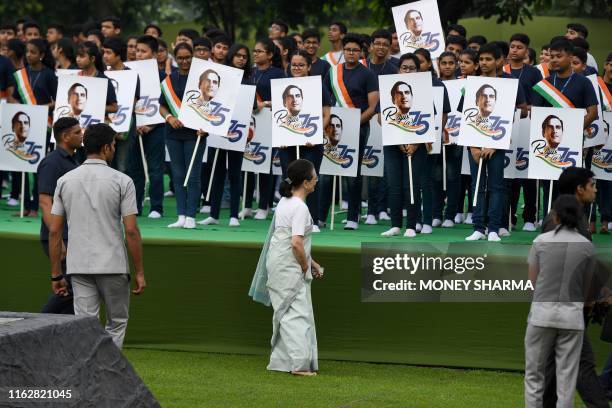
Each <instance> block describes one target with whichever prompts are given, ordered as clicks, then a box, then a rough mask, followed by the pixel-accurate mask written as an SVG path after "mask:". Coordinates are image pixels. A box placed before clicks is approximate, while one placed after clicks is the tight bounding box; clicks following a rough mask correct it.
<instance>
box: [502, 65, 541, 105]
mask: <svg viewBox="0 0 612 408" xmlns="http://www.w3.org/2000/svg"><path fill="white" fill-rule="evenodd" d="M510 78H516V79H518V80H519V86H520V87H521V88H522V90H523V94H524V95H525V102H526V103H527V105H531V102H532V100H533V94H534V93H535V91H534V90H533V87H534V85H535V84H537V83H538V82H540V81H541V80H542V73H541V72H540V70H539V69H537V68H535V67H533V66H531V65H528V64H523V68H521V69H512V68H511V69H510Z"/></svg>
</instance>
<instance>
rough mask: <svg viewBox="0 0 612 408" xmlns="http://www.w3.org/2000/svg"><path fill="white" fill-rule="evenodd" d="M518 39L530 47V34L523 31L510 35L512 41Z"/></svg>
mask: <svg viewBox="0 0 612 408" xmlns="http://www.w3.org/2000/svg"><path fill="white" fill-rule="evenodd" d="M512 41H518V42H520V43H523V44H525V46H527V47H529V36H528V35H527V34H523V33H516V34H514V35H512V37H510V42H512Z"/></svg>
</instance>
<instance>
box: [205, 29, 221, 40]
mask: <svg viewBox="0 0 612 408" xmlns="http://www.w3.org/2000/svg"><path fill="white" fill-rule="evenodd" d="M205 29H206V30H205ZM202 31H203V33H202V34H203V35H204V37H207V38H210V39H212V38H213V37H216V36H218V35H227V33H226V32H225V31H223V30H221V29H220V28H217V27H203V28H202Z"/></svg>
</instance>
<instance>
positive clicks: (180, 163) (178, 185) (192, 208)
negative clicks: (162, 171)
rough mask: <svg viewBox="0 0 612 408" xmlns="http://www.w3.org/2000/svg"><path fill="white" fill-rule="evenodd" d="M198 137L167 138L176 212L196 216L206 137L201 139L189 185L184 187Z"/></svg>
mask: <svg viewBox="0 0 612 408" xmlns="http://www.w3.org/2000/svg"><path fill="white" fill-rule="evenodd" d="M195 144H196V139H195V138H194V139H187V140H183V139H173V138H168V139H166V146H168V153H169V154H170V166H171V169H172V175H173V177H174V195H175V196H176V213H177V215H185V216H187V217H191V218H195V215H196V211H197V209H198V202H199V201H200V169H201V168H202V157H203V156H204V149H205V147H206V139H205V138H202V139H201V140H200V145H199V146H198V151H197V153H196V157H195V159H194V161H193V167H192V168H191V173H190V174H189V180H188V181H187V187H183V183H184V182H185V177H186V176H187V169H188V167H189V162H190V161H191V156H192V154H193V149H195Z"/></svg>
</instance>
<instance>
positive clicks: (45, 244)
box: [40, 241, 74, 314]
mask: <svg viewBox="0 0 612 408" xmlns="http://www.w3.org/2000/svg"><path fill="white" fill-rule="evenodd" d="M40 244H41V245H42V248H43V252H44V253H45V255H46V256H47V258H49V241H40ZM64 245H66V246H67V245H68V242H66V241H64ZM62 275H64V279H65V280H66V282H67V283H68V295H67V296H58V295H56V294H55V293H53V294H51V295H50V296H49V299H48V300H47V304H45V305H44V306H43V308H42V310H41V313H53V314H74V303H73V297H72V285H71V284H70V276H68V275H66V260H65V259H64V260H63V261H62Z"/></svg>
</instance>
